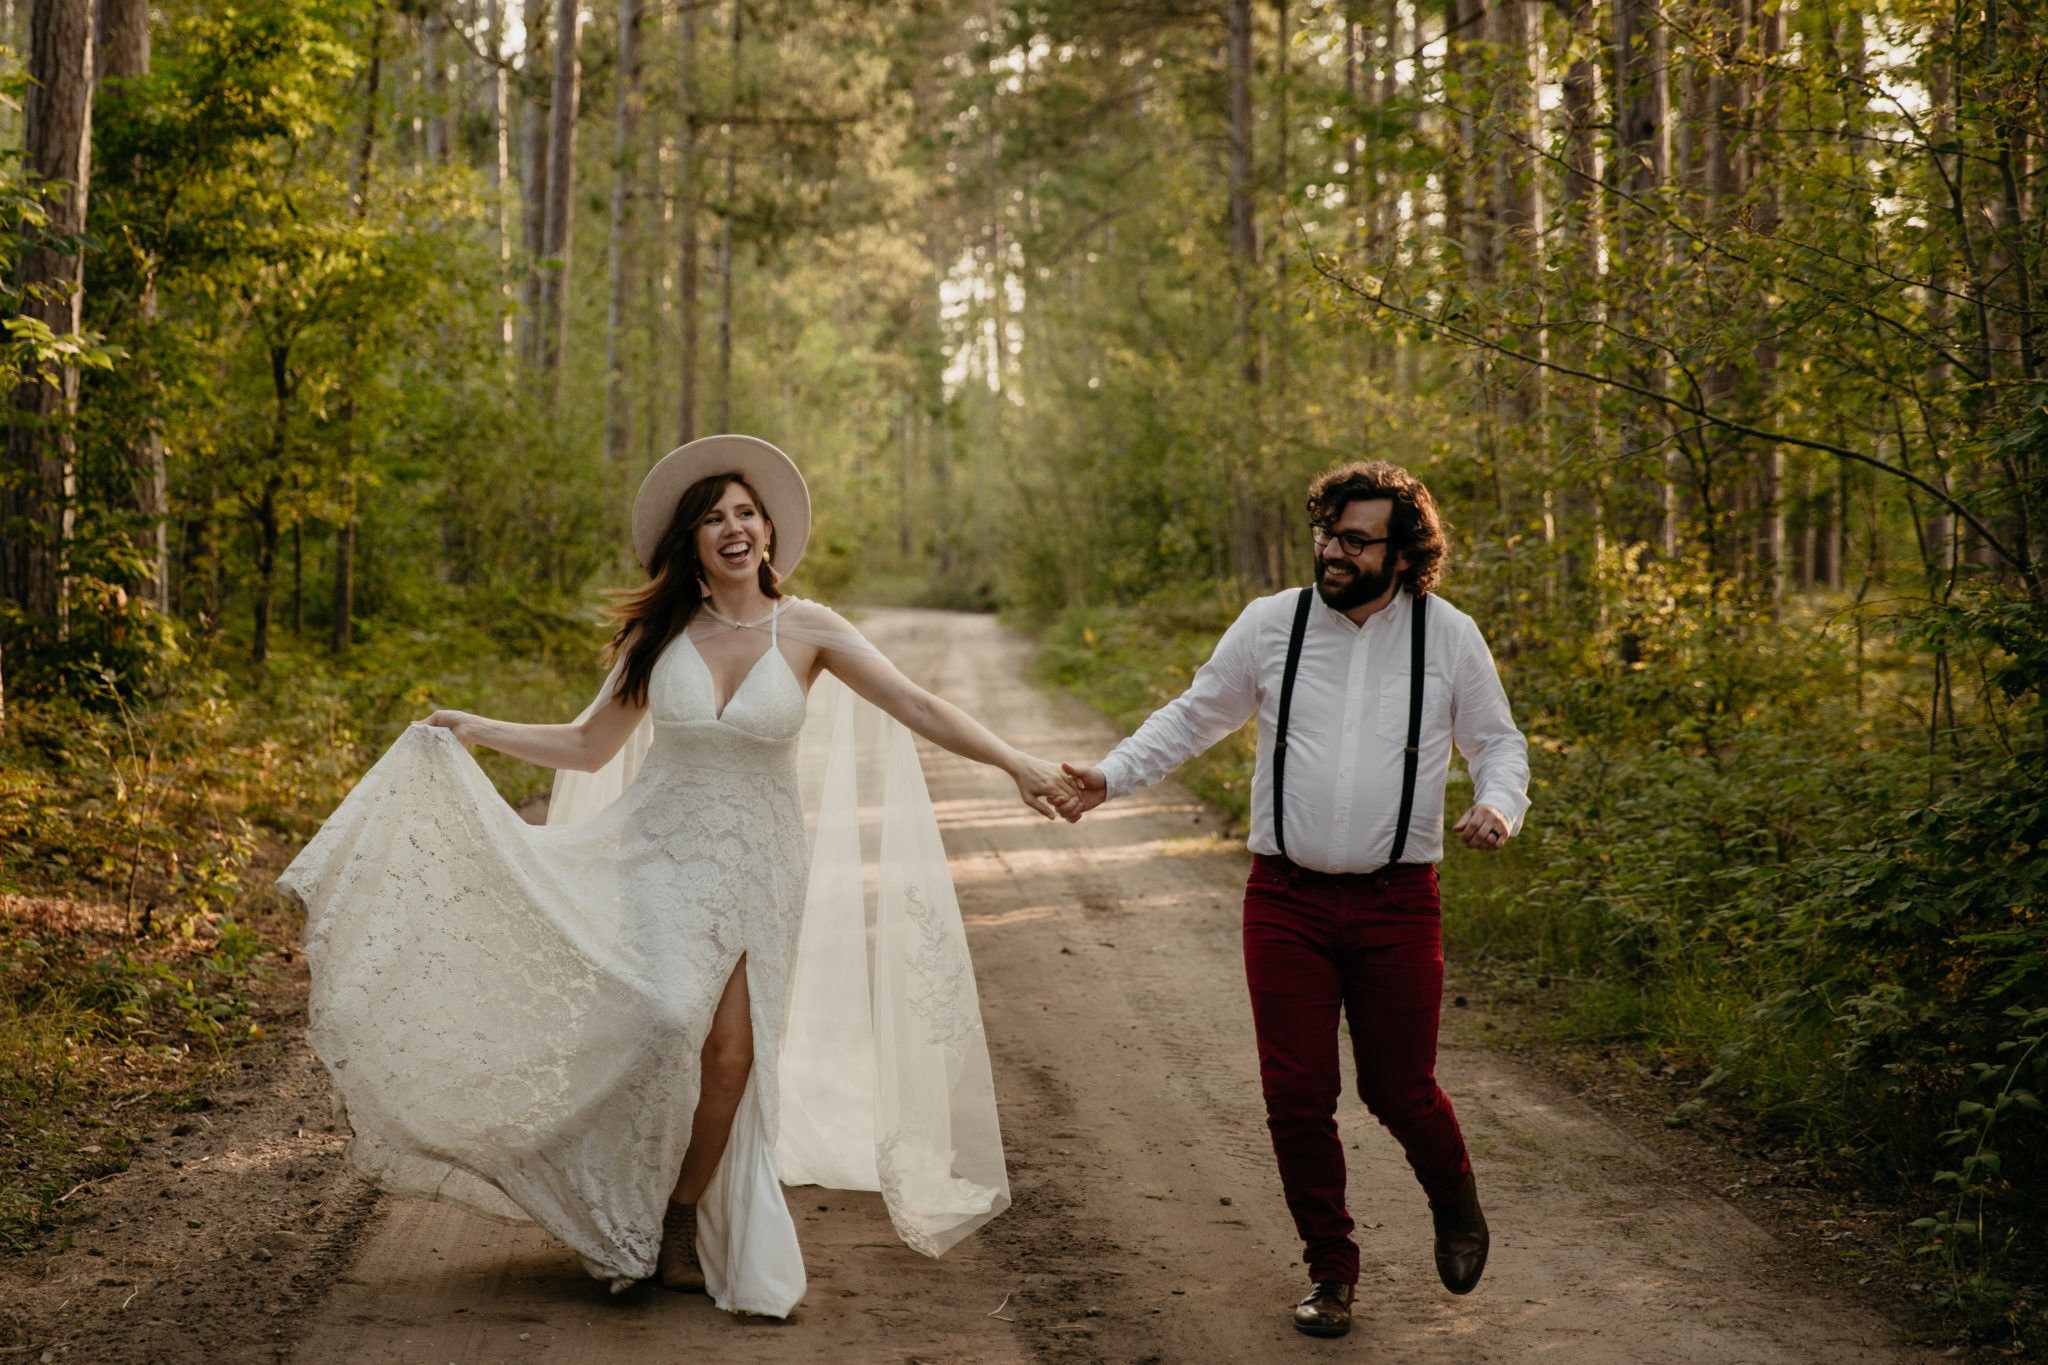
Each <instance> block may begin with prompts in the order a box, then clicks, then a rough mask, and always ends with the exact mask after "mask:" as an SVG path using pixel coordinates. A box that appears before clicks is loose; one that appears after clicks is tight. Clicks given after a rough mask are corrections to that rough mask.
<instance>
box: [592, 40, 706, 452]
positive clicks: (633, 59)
mask: <svg viewBox="0 0 2048 1365" xmlns="http://www.w3.org/2000/svg"><path fill="white" fill-rule="evenodd" d="M684 2H685V3H688V0H684ZM640 7H641V0H619V72H618V78H617V79H618V103H617V107H616V113H615V116H614V119H615V123H616V129H615V136H614V137H613V140H612V222H611V247H610V252H609V255H610V271H611V280H610V284H611V303H610V306H609V308H608V309H607V310H606V313H605V328H604V376H605V377H604V457H605V462H606V463H607V464H615V463H617V462H618V461H619V460H620V459H622V458H623V457H624V455H625V451H626V392H625V388H626V360H625V346H626V292H627V290H629V289H630V288H631V287H632V281H633V239H632V230H633V228H632V219H633V201H634V199H635V197H636V195H637V194H638V192H639V186H638V177H637V176H636V174H635V171H636V163H637V153H638V151H639V147H640V142H639V125H640Z"/></svg>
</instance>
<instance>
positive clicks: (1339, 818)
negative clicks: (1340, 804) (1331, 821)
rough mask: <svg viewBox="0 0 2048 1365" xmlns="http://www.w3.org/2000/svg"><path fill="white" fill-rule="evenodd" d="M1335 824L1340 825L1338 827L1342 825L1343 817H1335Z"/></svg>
mask: <svg viewBox="0 0 2048 1365" xmlns="http://www.w3.org/2000/svg"><path fill="white" fill-rule="evenodd" d="M1337 823H1338V824H1340V825H1341V824H1343V823H1344V817H1343V816H1341V815H1340V816H1338V817H1337Z"/></svg>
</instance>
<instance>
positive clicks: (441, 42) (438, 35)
mask: <svg viewBox="0 0 2048 1365" xmlns="http://www.w3.org/2000/svg"><path fill="white" fill-rule="evenodd" d="M447 40H448V16H447V15H446V14H444V13H442V11H441V8H440V6H439V5H435V6H433V7H432V8H430V9H428V10H427V13H426V17H425V18H424V19H422V20H421V21H420V71H421V74H422V75H423V77H424V78H425V79H424V80H423V82H422V84H423V86H424V88H425V89H424V93H425V95H426V104H427V110H426V115H427V116H426V119H425V120H424V122H425V123H426V136H427V166H428V168H429V169H431V170H440V169H441V168H442V167H443V166H446V165H447V164H448V157H449V149H450V144H451V141H452V139H451V138H450V137H449V125H450V120H449V117H448V57H447Z"/></svg>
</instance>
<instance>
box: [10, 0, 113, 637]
mask: <svg viewBox="0 0 2048 1365" xmlns="http://www.w3.org/2000/svg"><path fill="white" fill-rule="evenodd" d="M92 20H93V14H92V3H91V0H35V3H34V5H33V7H32V8H31V9H30V11H29V43H28V47H29V50H28V64H27V66H28V70H27V74H28V90H27V94H26V96H25V99H24V102H23V108H22V127H23V131H24V138H23V141H24V144H25V147H26V153H27V154H26V156H25V158H24V168H25V170H26V172H27V179H28V181H29V184H30V185H31V186H32V187H34V189H35V191H36V193H37V194H38V196H39V197H40V199H41V202H42V205H43V208H44V211H45V212H46V213H47V214H48V215H49V223H48V226H47V228H45V229H31V230H29V232H27V233H26V234H25V240H24V241H23V243H22V252H21V261H20V267H19V274H18V276H17V279H18V282H19V284H20V285H21V287H22V289H23V291H24V297H23V299H22V303H21V316H22V317H23V318H30V319H34V320H36V321H39V322H41V323H43V324H45V325H46V326H48V327H49V329H50V330H51V331H52V332H54V333H56V334H57V335H58V336H68V335H70V334H72V333H75V332H77V331H78V329H79V323H80V320H81V318H82V316H83V313H84V307H85V258H84V257H83V256H82V255H67V254H65V252H64V250H63V249H62V248H61V247H59V246H57V245H55V244H46V242H45V240H44V239H45V237H46V236H48V237H51V238H56V237H60V236H69V235H75V234H79V233H83V232H84V231H85V214H86V193H87V189H88V185H89V178H90V168H91V164H92V89H93V52H92V38H93V32H92V30H93V22H92ZM13 397H14V402H13V409H14V420H13V421H12V422H11V423H10V425H9V426H8V430H7V468H8V472H9V473H10V474H11V475H12V478H11V479H10V480H9V481H8V487H7V488H6V491H5V493H4V494H0V524H4V525H7V526H8V527H9V528H10V529H9V534H8V537H7V545H6V548H5V549H4V551H0V596H5V597H6V598H7V599H8V600H10V601H12V602H14V603H16V604H17V605H18V606H20V607H21V609H22V610H23V611H24V612H26V613H27V614H28V615H29V616H32V617H37V616H39V617H54V618H55V619H56V627H57V635H58V638H59V639H63V638H66V637H68V634H69V630H68V627H69V617H68V610H67V609H68V606H69V603H68V600H67V599H68V597H69V588H70V584H69V577H70V542H71V533H72V520H73V517H74V509H73V507H72V499H73V497H74V496H75V495H76V493H77V481H78V474H77V469H76V466H75V465H74V463H73V445H72V436H71V432H70V430H69V423H70V419H71V417H72V415H73V414H74V413H75V412H76V410H77V405H78V371H77V369H76V368H74V367H72V366H69V365H62V366H54V367H51V368H50V369H46V370H39V371H37V372H35V373H32V374H29V375H27V376H25V377H24V378H23V379H22V380H21V381H20V382H19V383H18V384H17V385H16V386H15V390H14V395H13ZM16 528H18V529H16Z"/></svg>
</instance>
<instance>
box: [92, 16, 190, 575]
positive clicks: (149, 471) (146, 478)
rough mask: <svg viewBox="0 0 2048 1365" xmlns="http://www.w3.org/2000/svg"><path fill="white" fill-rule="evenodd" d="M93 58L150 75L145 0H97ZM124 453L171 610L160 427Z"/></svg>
mask: <svg viewBox="0 0 2048 1365" xmlns="http://www.w3.org/2000/svg"><path fill="white" fill-rule="evenodd" d="M93 57H94V61H95V63H96V64H97V65H98V67H99V82H100V84H101V85H102V86H106V85H109V84H111V83H115V82H120V81H132V80H138V79H140V78H141V77H144V76H147V75H148V74H149V0H99V13H98V15H97V16H96V19H95V30H94V35H93ZM135 307H136V314H137V317H138V320H139V321H140V322H141V324H142V326H143V328H144V329H149V328H152V327H154V326H155V324H156V318H157V308H158V301H157V283H156V263H155V262H154V261H153V260H152V261H146V262H144V263H143V271H142V290H141V294H140V296H139V297H138V298H137V299H136V305H135ZM132 439H133V444H131V445H130V447H129V451H128V457H129V460H130V463H131V464H132V466H133V469H134V473H133V476H132V480H131V484H130V487H131V493H130V501H131V505H132V506H133V507H134V509H135V512H136V515H137V516H139V517H140V518H141V519H142V524H143V530H144V535H145V544H146V545H147V547H148V550H149V562H150V573H149V579H148V581H147V582H146V583H144V584H142V585H141V586H142V590H143V595H144V596H146V597H147V598H148V599H149V601H150V602H151V603H152V604H153V605H154V606H155V607H156V609H157V610H158V611H161V612H165V613H168V612H169V611H170V609H171V553H170V521H169V516H168V513H169V512H170V477H169V473H168V471H167V470H166V468H165V464H164V436H163V430H162V428H161V427H159V426H158V425H157V423H156V422H154V421H144V422H141V423H139V424H138V430H137V431H136V432H135V434H134V436H133V438H132Z"/></svg>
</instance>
